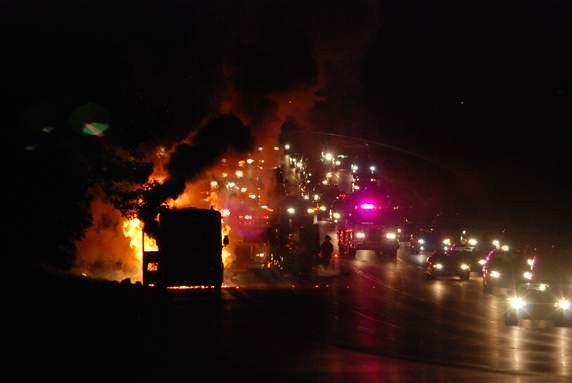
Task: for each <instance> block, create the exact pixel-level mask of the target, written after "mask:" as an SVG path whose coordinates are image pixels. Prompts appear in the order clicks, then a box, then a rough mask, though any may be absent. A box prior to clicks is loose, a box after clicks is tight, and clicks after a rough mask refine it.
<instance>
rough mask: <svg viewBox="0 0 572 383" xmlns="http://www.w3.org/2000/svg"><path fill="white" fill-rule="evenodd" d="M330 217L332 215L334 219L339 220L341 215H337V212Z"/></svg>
mask: <svg viewBox="0 0 572 383" xmlns="http://www.w3.org/2000/svg"><path fill="white" fill-rule="evenodd" d="M332 215H333V217H334V219H340V218H342V215H341V214H340V213H337V212H336V213H334V214H332Z"/></svg>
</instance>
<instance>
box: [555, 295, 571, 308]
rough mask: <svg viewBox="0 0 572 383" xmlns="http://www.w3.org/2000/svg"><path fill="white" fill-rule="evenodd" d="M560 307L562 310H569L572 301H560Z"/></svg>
mask: <svg viewBox="0 0 572 383" xmlns="http://www.w3.org/2000/svg"><path fill="white" fill-rule="evenodd" d="M558 307H559V308H561V309H562V310H569V309H570V301H569V300H568V299H566V298H561V299H559V300H558Z"/></svg>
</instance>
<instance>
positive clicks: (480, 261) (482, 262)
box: [479, 259, 487, 266]
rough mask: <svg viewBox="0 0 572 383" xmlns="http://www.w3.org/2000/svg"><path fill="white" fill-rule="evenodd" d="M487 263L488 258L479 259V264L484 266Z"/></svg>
mask: <svg viewBox="0 0 572 383" xmlns="http://www.w3.org/2000/svg"><path fill="white" fill-rule="evenodd" d="M485 263H487V261H486V260H484V259H479V265H481V266H484V265H485Z"/></svg>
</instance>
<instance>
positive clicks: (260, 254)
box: [256, 253, 266, 258]
mask: <svg viewBox="0 0 572 383" xmlns="http://www.w3.org/2000/svg"><path fill="white" fill-rule="evenodd" d="M256 256H257V257H258V258H264V257H265V256H266V253H256Z"/></svg>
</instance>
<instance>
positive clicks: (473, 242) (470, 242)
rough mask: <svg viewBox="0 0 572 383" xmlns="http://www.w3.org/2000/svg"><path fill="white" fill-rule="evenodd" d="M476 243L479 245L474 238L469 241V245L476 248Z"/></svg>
mask: <svg viewBox="0 0 572 383" xmlns="http://www.w3.org/2000/svg"><path fill="white" fill-rule="evenodd" d="M477 243H479V241H477V240H476V239H475V238H471V239H469V245H471V246H477Z"/></svg>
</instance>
